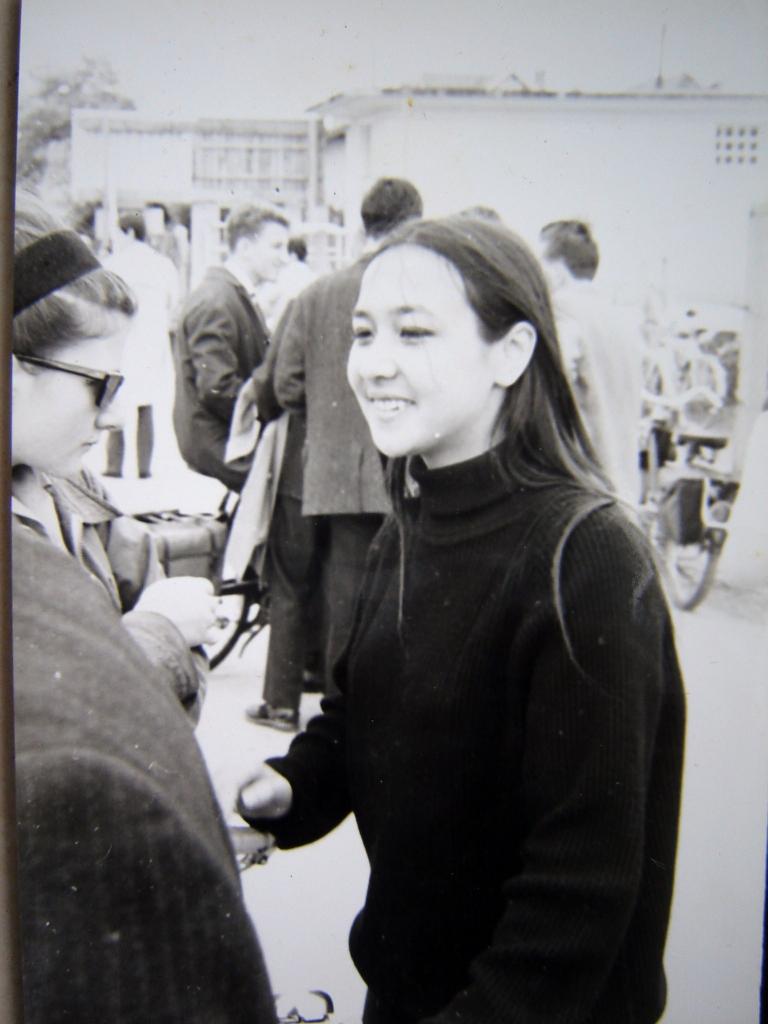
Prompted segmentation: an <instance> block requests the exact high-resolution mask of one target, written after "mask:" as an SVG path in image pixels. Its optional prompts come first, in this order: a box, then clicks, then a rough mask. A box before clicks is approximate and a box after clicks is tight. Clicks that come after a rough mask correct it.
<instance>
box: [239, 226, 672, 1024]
mask: <svg viewBox="0 0 768 1024" xmlns="http://www.w3.org/2000/svg"><path fill="white" fill-rule="evenodd" d="M351 326H352V335H353V340H352V346H351V351H350V355H349V361H348V366H347V375H348V378H349V383H350V385H351V387H352V390H353V391H354V393H355V395H356V397H357V400H358V402H359V404H360V407H361V409H362V411H363V414H364V415H365V418H366V420H367V422H368V426H369V427H370V430H371V434H372V436H373V440H374V442H375V444H376V445H377V447H378V448H379V449H380V450H381V451H382V452H383V453H384V454H385V455H386V456H388V457H389V459H390V463H389V467H388V468H389V479H390V494H391V498H392V507H393V515H392V517H391V519H390V520H389V521H388V522H387V523H385V525H384V527H383V528H382V530H381V532H380V533H379V535H378V537H377V538H376V540H374V542H373V546H372V549H371V553H370V557H369V561H368V566H367V573H366V577H365V579H364V582H363V586H362V589H361V592H360V596H359V600H358V605H357V612H356V618H355V625H354V628H353V631H352V634H351V636H350V639H349V642H348V645H347V649H346V651H345V653H344V655H343V656H342V657H341V658H340V660H339V662H338V663H337V665H336V667H335V674H336V682H337V683H338V686H339V691H340V693H339V695H338V696H334V697H327V698H326V699H325V700H324V701H323V703H322V714H321V715H319V716H317V717H316V718H314V719H313V720H312V721H311V722H310V723H309V725H308V727H307V729H306V731H305V732H303V733H302V734H301V735H300V736H299V737H297V739H295V740H294V742H293V743H292V744H291V747H290V749H289V751H288V753H287V755H286V756H284V757H281V758H275V759H270V761H269V762H268V763H267V764H266V765H263V766H261V767H260V768H257V770H256V772H255V773H254V775H253V776H252V777H251V778H250V779H249V780H248V781H247V782H246V783H245V784H244V786H243V787H242V788H241V791H240V797H239V802H238V807H239V810H240V813H241V814H242V815H243V817H244V818H245V819H246V821H248V822H249V823H250V824H252V825H253V826H254V827H256V828H260V829H266V830H267V831H270V832H272V833H273V835H274V836H275V838H276V840H277V843H278V845H279V846H282V847H292V846H298V845H300V844H302V843H308V842H312V841H313V840H315V839H317V838H319V837H320V836H322V835H324V834H326V833H327V832H328V831H330V830H331V829H332V828H333V827H335V826H336V825H337V824H338V823H339V822H340V821H341V820H342V819H343V818H344V817H345V815H346V814H348V813H350V812H352V813H354V815H355V817H356V820H357V824H358V826H359V829H360V835H361V837H362V840H363V843H364V845H365V849H366V852H367V854H368V858H369V862H370V878H369V882H368V888H367V892H366V896H365V904H364V906H363V908H362V910H361V911H360V913H359V914H358V916H357V918H356V919H355V922H354V924H353V926H352V931H351V933H350V940H349V944H350V950H351V953H352V956H353V959H354V961H355V964H356V965H357V967H358V970H359V971H360V974H361V975H362V977H363V978H364V980H365V982H366V984H367V985H368V998H367V1002H366V1007H365V1012H364V1016H363V1021H364V1024H416V1022H419V1024H460V1022H461V1024H512V1022H513V1021H514V1022H517V1024H523V1022H526V1024H533V1022H537V1024H544V1022H547V1024H555V1022H558V1024H618V1022H619V1021H621V1022H629V1021H633V1022H634V1024H652V1022H655V1021H657V1020H658V1018H659V1017H660V1016H661V1014H662V1012H663V1008H664V1001H665V979H664V968H663V952H664V941H665V935H666V929H667V924H668V921H669V913H670V906H671V899H672V886H673V879H674V868H675V849H676V842H677V825H678V809H679V801H680V783H681V772H682V753H683V732H684V697H683V688H682V680H681V677H680V670H679V667H678V663H677V657H676V653H675V642H674V634H673V628H672V624H671V621H670V617H669V613H668V610H667V606H666V603H665V600H664V597H663V595H662V591H661V588H660V586H659V582H658V579H657V577H656V573H655V571H654V564H653V559H652V557H651V555H650V552H649V550H648V548H647V545H646V543H645V541H644V539H643V538H642V536H641V535H640V533H639V531H637V530H636V529H635V528H634V526H633V525H632V524H631V523H630V522H629V521H628V520H627V519H626V518H625V517H624V515H623V514H622V512H621V510H620V508H619V507H618V506H617V503H616V501H615V500H614V499H613V498H612V496H611V494H610V493H609V490H608V486H607V483H606V482H605V480H604V479H603V477H602V474H601V471H600V469H599V467H598V466H597V465H596V463H595V459H594V456H593V453H592V451H591V448H590V445H589V442H588V440H587V437H586V434H585V431H584V428H583V426H582V424H581V421H580V419H579V415H578V412H577V409H576V406H575V403H574V399H573V396H572V394H571V391H570V389H569V386H568V382H567V379H566V376H565V373H564V370H563V366H562V362H561V359H560V355H559V349H558V341H557V334H556V330H555V325H554V321H553V317H552V309H551V305H550V301H549V296H548V293H547V287H546V284H545V281H544V278H543V275H542V272H541V269H540V267H539V266H538V264H537V262H536V260H535V259H534V258H533V256H532V255H531V253H530V251H529V250H528V249H527V247H526V246H525V245H524V244H523V243H522V242H521V241H520V240H519V239H518V238H517V237H516V236H515V235H514V234H512V233H511V232H510V231H508V230H507V229H505V228H504V227H503V226H502V225H500V224H495V223H492V222H490V221H482V220H479V219H476V218H471V217H468V218H465V217H453V218H447V219H445V220H440V221H420V222H413V223H411V224H409V225H407V226H405V227H404V228H403V229H402V230H401V231H400V232H398V233H397V234H395V235H393V236H391V237H390V238H388V239H387V241H386V243H385V244H384V245H383V247H382V248H381V249H380V250H379V251H378V253H377V254H375V255H374V256H373V257H372V259H371V260H370V262H369V263H368V265H367V268H366V270H365V273H364V274H363V277H362V282H361V286H360V293H359V296H358V299H357V304H356V308H355V311H354V315H353V320H352V325H351Z"/></svg>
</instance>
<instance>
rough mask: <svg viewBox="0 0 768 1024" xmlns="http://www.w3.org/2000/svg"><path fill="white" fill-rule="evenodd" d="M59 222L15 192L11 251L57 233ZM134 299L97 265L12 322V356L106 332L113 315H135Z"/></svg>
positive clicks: (35, 201)
mask: <svg viewBox="0 0 768 1024" xmlns="http://www.w3.org/2000/svg"><path fill="white" fill-rule="evenodd" d="M61 229H62V224H61V223H59V221H58V220H57V219H56V218H55V217H53V216H52V215H51V214H50V213H48V211H47V210H46V209H45V208H44V207H43V206H42V205H41V204H40V202H39V200H38V199H36V198H35V197H34V196H32V195H30V194H29V193H27V192H18V193H17V194H16V208H15V214H14V253H15V254H18V253H20V252H21V251H22V250H23V249H26V247H27V246H28V245H31V244H32V243H33V242H36V241H37V240H38V239H39V238H43V237H44V236H45V235H49V234H52V233H53V232H56V231H60V230H61ZM135 312H136V299H135V297H134V295H133V292H132V291H131V289H130V288H129V287H128V285H127V284H126V283H125V281H123V279H122V278H121V277H118V275H117V274H115V273H113V272H112V271H110V270H106V269H105V268H104V267H98V268H97V269H94V270H92V271H90V273H87V274H84V275H83V276H82V277H78V278H77V279H76V280H74V281H71V282H70V283H69V284H67V285H66V286H65V287H63V288H59V289H57V290H56V291H54V292H51V293H50V294H49V295H46V296H44V297H43V298H41V299H38V301H37V302H34V303H33V304H32V305H31V306H29V307H28V308H27V309H24V310H22V312H20V313H19V314H18V315H17V316H15V317H14V318H13V334H12V344H13V352H14V353H17V354H18V355H49V356H50V355H51V354H52V353H54V352H55V351H56V350H57V349H58V348H63V347H65V346H66V345H68V344H70V343H71V342H74V341H77V340H78V339H80V338H97V337H99V336H100V335H102V334H107V333H109V331H110V329H111V327H112V326H113V319H114V314H116V313H117V314H123V315H124V316H133V314H134V313H135Z"/></svg>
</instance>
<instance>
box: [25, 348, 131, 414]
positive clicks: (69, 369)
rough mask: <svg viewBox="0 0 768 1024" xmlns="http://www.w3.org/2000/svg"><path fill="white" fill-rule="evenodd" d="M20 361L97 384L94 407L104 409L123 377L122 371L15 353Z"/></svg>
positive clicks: (115, 392)
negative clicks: (73, 375)
mask: <svg viewBox="0 0 768 1024" xmlns="http://www.w3.org/2000/svg"><path fill="white" fill-rule="evenodd" d="M16 358H17V359H18V360H19V362H20V363H32V365H33V366H45V367H47V369H49V370H61V371H62V373H74V374H75V375H76V376H77V377H85V379H86V380H90V381H93V382H94V383H95V384H98V389H97V391H96V407H97V408H98V409H106V407H107V406H108V405H109V403H110V402H111V401H112V399H113V398H114V397H115V395H116V394H117V392H118V391H119V389H120V385H121V384H122V383H123V381H124V380H125V378H124V377H123V375H122V373H108V372H107V371H106V370H89V369H88V368H87V367H85V366H75V364H74V363H61V362H59V360H58V359H46V358H44V357H43V356H26V355H25V356H21V355H18V354H16Z"/></svg>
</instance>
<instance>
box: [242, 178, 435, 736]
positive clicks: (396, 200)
mask: <svg viewBox="0 0 768 1024" xmlns="http://www.w3.org/2000/svg"><path fill="white" fill-rule="evenodd" d="M421 212H422V202H421V196H420V195H419V193H418V191H417V189H416V188H415V187H414V186H413V185H412V184H411V183H410V182H409V181H404V180H403V179H401V178H381V179H379V181H377V182H376V183H375V184H374V185H373V186H372V187H371V188H370V189H369V191H368V192H367V193H366V195H365V197H364V199H363V202H362V205H361V208H360V215H361V218H362V221H363V226H364V227H365V233H366V238H367V242H368V247H369V248H371V249H373V248H375V247H376V244H377V243H378V242H379V241H380V240H381V239H382V238H383V237H384V236H385V235H387V234H389V233H390V232H391V231H392V230H393V229H394V228H395V227H397V225H398V224H401V223H402V222H403V221H405V220H408V219H409V218H412V217H419V216H421ZM365 263H366V261H365V259H361V260H358V261H357V262H356V263H354V264H353V265H352V266H349V267H344V268H342V269H341V270H337V271H336V272H335V273H333V274H328V275H326V276H325V277H322V278H320V279H319V280H318V281H316V282H315V283H314V284H311V285H310V286H309V287H308V288H306V289H305V290H304V291H303V292H301V294H300V295H299V296H298V297H297V298H295V299H294V300H293V302H292V303H291V304H290V306H289V307H288V309H287V310H286V312H285V314H284V315H283V317H282V319H281V321H280V323H279V324H278V326H277V328H276V330H275V339H274V356H273V359H274V375H273V389H274V395H276V397H277V401H278V402H279V404H280V405H281V406H282V407H283V408H285V409H287V410H288V411H289V412H290V413H291V416H292V419H294V418H295V417H302V418H303V417H306V440H305V442H304V458H303V479H302V476H301V465H302V463H301V461H298V460H296V459H289V458H288V456H286V462H287V463H288V465H289V467H290V468H291V469H296V468H298V473H297V472H292V473H291V480H290V482H287V481H286V478H287V476H288V475H289V474H288V471H287V469H286V467H285V466H284V467H283V474H282V476H281V479H280V483H279V486H278V497H277V501H276V504H275V510H274V512H273V519H272V527H271V530H270V537H269V543H268V549H267V559H268V562H267V564H268V569H269V578H270V587H271V600H272V609H273V616H272V632H271V635H270V641H269V653H268V656H267V667H266V674H265V681H264V690H263V701H262V703H261V704H258V705H255V706H254V707H251V708H248V709H247V710H246V716H247V717H248V718H249V719H250V720H251V721H252V722H255V723H256V724H258V725H268V726H272V727H276V728H281V729H295V728H296V727H297V725H298V709H299V702H300V698H301V689H302V669H303V661H302V657H301V645H300V644H299V643H298V642H297V634H298V631H299V630H300V627H301V615H300V612H301V607H302V605H305V604H306V602H307V596H306V591H307V586H308V585H311V584H312V583H314V577H316V576H317V575H318V574H319V577H320V582H319V586H320V590H321V595H322V605H323V624H322V632H323V646H324V652H323V653H324V663H325V664H324V675H325V687H326V690H328V689H329V688H331V689H332V677H331V671H332V668H333V664H334V662H335V661H336V659H337V657H338V655H339V654H340V652H341V650H342V649H343V647H344V645H345V643H346V639H347V635H348V633H349V630H350V628H351V625H352V613H353V610H354V605H355V599H356V597H357V590H358V588H359V585H360V581H361V578H362V572H363V567H364V564H365V556H366V553H367V551H368V547H369V545H370V542H371V540H372V539H373V537H374V535H375V533H376V531H377V530H378V528H379V526H380V525H381V522H382V518H383V516H384V514H385V513H386V512H387V511H388V510H389V499H388V497H387V492H386V487H385V483H384V469H383V463H382V458H381V455H380V454H379V452H378V451H377V449H376V447H375V445H374V443H373V441H372V439H371V434H370V431H369V430H368V425H367V423H366V422H365V418H364V417H363V414H362V412H361V411H360V408H359V406H358V404H357V400H356V399H355V396H354V395H353V393H352V389H351V388H350V386H349V384H348V383H347V357H348V355H349V349H350V346H351V344H352V311H353V309H354V305H355V302H356V301H357V293H358V291H359V288H360V279H361V277H362V275H363V271H364V269H365ZM271 362H272V360H270V363H271ZM258 376H260V374H258V375H257V377H258ZM257 390H258V389H257ZM258 404H259V410H260V411H261V408H262V404H263V402H262V399H261V398H260V399H259V403H258ZM297 433H298V431H297ZM290 608H293V609H294V613H295V614H292V615H291V614H289V610H290ZM278 610H279V612H280V614H278ZM297 654H298V656H297Z"/></svg>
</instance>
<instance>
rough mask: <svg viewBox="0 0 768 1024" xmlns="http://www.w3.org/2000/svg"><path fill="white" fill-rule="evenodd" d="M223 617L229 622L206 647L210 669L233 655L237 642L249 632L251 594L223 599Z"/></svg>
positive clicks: (230, 595)
mask: <svg viewBox="0 0 768 1024" xmlns="http://www.w3.org/2000/svg"><path fill="white" fill-rule="evenodd" d="M221 602H222V603H221V615H222V618H225V619H226V620H227V624H226V626H223V627H222V628H221V631H220V635H219V636H217V638H216V640H215V641H214V642H213V643H210V644H206V645H205V652H206V654H207V655H208V663H209V665H210V667H211V668H212V669H213V668H216V667H217V665H220V664H221V663H222V661H224V659H225V658H226V657H227V655H229V654H231V653H232V651H233V650H234V649H235V647H236V646H237V642H238V640H239V639H240V637H242V636H243V635H244V634H245V633H247V632H248V627H249V624H250V613H251V608H252V607H253V602H252V600H251V596H250V594H228V595H227V596H226V597H222V598H221Z"/></svg>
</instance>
